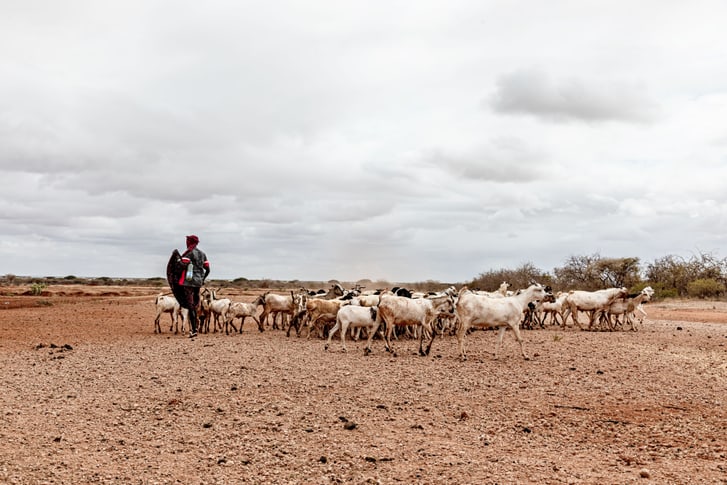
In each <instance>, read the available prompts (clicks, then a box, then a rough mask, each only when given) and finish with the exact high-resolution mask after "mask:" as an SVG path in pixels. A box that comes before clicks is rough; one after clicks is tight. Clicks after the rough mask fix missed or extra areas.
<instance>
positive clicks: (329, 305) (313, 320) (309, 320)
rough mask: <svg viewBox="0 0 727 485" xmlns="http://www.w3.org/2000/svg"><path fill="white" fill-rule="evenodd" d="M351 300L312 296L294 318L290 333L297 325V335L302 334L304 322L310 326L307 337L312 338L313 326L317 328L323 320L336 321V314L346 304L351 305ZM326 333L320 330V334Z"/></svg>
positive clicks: (321, 335)
mask: <svg viewBox="0 0 727 485" xmlns="http://www.w3.org/2000/svg"><path fill="white" fill-rule="evenodd" d="M350 303H351V301H350V300H345V301H344V300H341V299H333V300H325V299H321V298H310V299H308V300H307V301H306V302H305V303H304V304H303V305H302V307H303V308H301V311H300V312H298V313H297V314H296V315H295V316H294V317H293V319H292V320H291V324H290V326H289V327H288V335H290V329H291V328H292V327H294V326H295V333H296V336H297V337H299V336H300V329H301V325H302V324H304V325H305V326H306V327H308V335H307V336H306V338H308V339H309V338H310V334H311V331H312V330H313V328H317V325H318V324H319V323H323V322H334V323H335V322H336V314H337V313H338V311H339V310H340V309H341V307H343V306H344V305H350ZM324 335H325V334H321V332H319V336H320V337H323V336H324Z"/></svg>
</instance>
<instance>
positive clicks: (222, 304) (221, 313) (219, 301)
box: [205, 289, 232, 332]
mask: <svg viewBox="0 0 727 485" xmlns="http://www.w3.org/2000/svg"><path fill="white" fill-rule="evenodd" d="M205 290H206V292H205V300H207V305H208V306H209V310H210V317H212V318H214V327H213V330H212V331H213V332H216V331H217V328H218V327H219V329H220V332H221V331H222V325H223V322H224V321H225V315H226V314H227V310H228V308H230V303H232V301H231V300H230V299H229V298H217V291H216V290H207V289H205ZM208 318H209V317H208ZM220 319H222V322H220ZM207 323H208V325H209V321H208V322H207Z"/></svg>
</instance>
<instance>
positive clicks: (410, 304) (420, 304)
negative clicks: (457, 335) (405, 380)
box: [366, 295, 454, 356]
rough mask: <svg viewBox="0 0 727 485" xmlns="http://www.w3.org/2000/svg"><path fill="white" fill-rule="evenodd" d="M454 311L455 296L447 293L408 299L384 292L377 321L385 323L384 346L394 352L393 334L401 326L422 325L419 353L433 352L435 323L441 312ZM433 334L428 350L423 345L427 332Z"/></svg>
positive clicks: (370, 338) (371, 335)
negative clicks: (434, 296)
mask: <svg viewBox="0 0 727 485" xmlns="http://www.w3.org/2000/svg"><path fill="white" fill-rule="evenodd" d="M453 313H454V297H452V296H450V295H447V296H443V297H438V298H415V299H412V298H407V297H403V296H393V295H381V302H380V303H379V311H378V315H377V317H376V320H377V322H379V324H381V322H383V323H384V324H385V335H384V345H385V348H386V351H387V352H391V353H394V351H393V349H392V346H391V335H392V334H393V333H394V329H395V328H396V327H397V326H398V327H405V326H410V325H411V326H413V327H415V328H418V327H421V328H422V329H423V330H425V331H422V332H421V336H420V339H419V355H421V356H425V355H429V351H430V350H431V348H432V343H433V342H434V336H435V335H436V332H434V331H433V329H432V322H433V321H434V320H435V319H436V318H437V316H438V315H440V314H453ZM377 328H378V326H377ZM375 331H376V329H374V332H372V333H371V334H370V335H369V338H368V340H367V346H366V353H367V354H368V352H370V351H371V340H372V339H373V337H374V333H375ZM427 333H428V334H430V335H431V339H430V340H429V344H428V346H427V349H426V351H425V350H424V348H423V344H424V336H425V334H427Z"/></svg>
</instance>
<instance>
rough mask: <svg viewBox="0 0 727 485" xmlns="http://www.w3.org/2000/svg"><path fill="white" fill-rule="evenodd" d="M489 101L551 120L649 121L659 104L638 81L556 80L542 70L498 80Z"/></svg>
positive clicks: (503, 109)
mask: <svg viewBox="0 0 727 485" xmlns="http://www.w3.org/2000/svg"><path fill="white" fill-rule="evenodd" d="M496 84H497V89H496V91H495V93H494V94H493V95H492V96H491V98H490V99H489V100H487V102H486V104H487V105H488V106H489V107H490V108H492V109H493V110H494V111H495V112H498V113H503V114H529V115H532V116H535V117H537V118H541V119H544V120H548V121H559V122H564V121H586V122H599V121H623V122H631V123H634V122H635V123H650V122H653V121H655V120H656V119H657V116H658V106H657V104H656V102H654V101H653V100H651V99H650V98H649V95H648V93H647V92H646V90H645V89H644V88H643V87H641V86H638V85H635V84H628V83H618V82H605V81H586V80H583V79H579V78H569V79H562V80H553V79H551V78H550V77H549V76H548V75H547V74H546V73H545V72H543V71H539V70H521V71H516V72H512V73H509V74H505V75H502V76H500V77H499V78H498V79H497V82H496Z"/></svg>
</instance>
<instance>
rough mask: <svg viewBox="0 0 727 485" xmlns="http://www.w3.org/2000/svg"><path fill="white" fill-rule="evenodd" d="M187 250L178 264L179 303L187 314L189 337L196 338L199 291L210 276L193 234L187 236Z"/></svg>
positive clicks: (204, 256)
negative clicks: (182, 291) (182, 295)
mask: <svg viewBox="0 0 727 485" xmlns="http://www.w3.org/2000/svg"><path fill="white" fill-rule="evenodd" d="M186 243H187V250H186V251H185V252H184V253H183V254H182V255H181V257H180V259H179V262H180V264H181V266H182V268H183V270H182V275H181V277H180V278H179V284H180V285H181V286H182V288H183V289H184V301H181V302H179V304H180V305H181V306H182V308H186V309H187V311H188V312H189V313H188V314H189V337H190V338H192V337H196V336H197V308H198V307H199V290H200V288H201V287H202V285H204V280H205V279H206V278H207V275H209V274H210V262H209V260H208V259H207V255H206V254H205V253H204V252H203V251H202V250H201V249H199V248H198V247H197V245H198V244H199V238H198V237H197V236H195V235H194V234H192V235H189V236H187V240H186Z"/></svg>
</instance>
